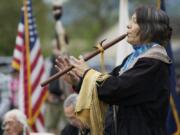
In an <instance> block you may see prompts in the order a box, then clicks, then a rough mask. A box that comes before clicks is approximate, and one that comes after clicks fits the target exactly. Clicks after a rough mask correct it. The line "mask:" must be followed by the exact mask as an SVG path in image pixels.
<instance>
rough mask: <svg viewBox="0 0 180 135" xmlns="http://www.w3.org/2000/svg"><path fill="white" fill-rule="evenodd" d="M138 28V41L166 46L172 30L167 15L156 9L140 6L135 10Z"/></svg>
mask: <svg viewBox="0 0 180 135" xmlns="http://www.w3.org/2000/svg"><path fill="white" fill-rule="evenodd" d="M135 14H136V18H137V23H138V25H139V26H140V33H139V34H140V40H141V41H142V42H143V41H149V42H155V43H158V44H160V45H162V46H166V45H167V44H168V42H169V40H170V39H171V34H172V28H171V27H170V23H169V17H168V15H167V14H166V13H165V12H164V11H162V10H160V9H157V8H156V7H152V6H140V7H138V8H137V9H136V10H135Z"/></svg>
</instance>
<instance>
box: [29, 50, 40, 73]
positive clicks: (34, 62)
mask: <svg viewBox="0 0 180 135" xmlns="http://www.w3.org/2000/svg"><path fill="white" fill-rule="evenodd" d="M40 55H41V50H40V49H39V50H38V53H37V55H36V57H35V59H34V61H33V63H32V64H31V72H32V71H33V70H34V68H35V66H36V65H37V63H38V59H39V58H40Z"/></svg>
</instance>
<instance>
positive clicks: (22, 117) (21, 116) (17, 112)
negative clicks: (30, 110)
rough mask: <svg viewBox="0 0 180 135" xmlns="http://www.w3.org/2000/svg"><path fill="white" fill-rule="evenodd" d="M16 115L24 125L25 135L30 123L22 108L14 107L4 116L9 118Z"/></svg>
mask: <svg viewBox="0 0 180 135" xmlns="http://www.w3.org/2000/svg"><path fill="white" fill-rule="evenodd" d="M12 115H13V116H15V117H16V119H17V121H18V122H20V123H21V124H22V125H23V135H26V132H27V131H28V129H29V128H28V124H27V118H26V115H25V114H24V113H22V112H21V111H20V110H18V109H13V110H10V111H8V112H7V113H6V114H5V116H4V118H7V117H9V116H12Z"/></svg>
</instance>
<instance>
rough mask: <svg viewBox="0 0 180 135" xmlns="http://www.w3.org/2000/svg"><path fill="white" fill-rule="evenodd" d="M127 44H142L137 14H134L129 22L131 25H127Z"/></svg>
mask: <svg viewBox="0 0 180 135" xmlns="http://www.w3.org/2000/svg"><path fill="white" fill-rule="evenodd" d="M127 29H128V30H127V34H128V35H127V42H128V43H130V44H132V45H136V44H139V43H140V36H139V30H140V27H139V25H138V24H137V20H136V14H133V16H132V17H131V20H130V21H129V24H128V25H127Z"/></svg>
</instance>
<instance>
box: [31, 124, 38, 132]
mask: <svg viewBox="0 0 180 135" xmlns="http://www.w3.org/2000/svg"><path fill="white" fill-rule="evenodd" d="M31 129H32V130H33V131H34V132H37V131H38V130H37V127H36V123H34V124H33V125H32V126H31Z"/></svg>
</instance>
